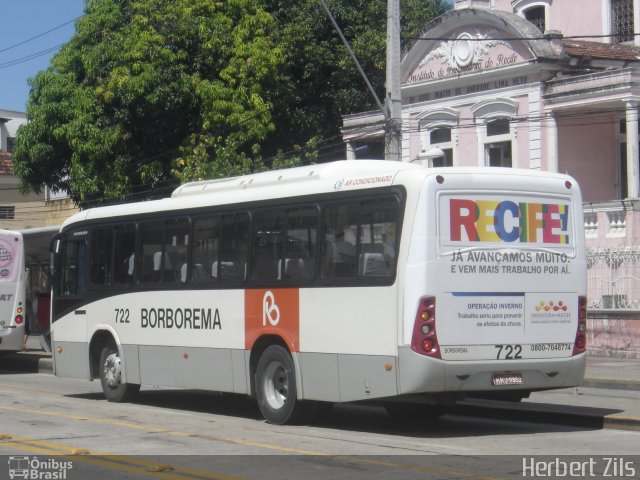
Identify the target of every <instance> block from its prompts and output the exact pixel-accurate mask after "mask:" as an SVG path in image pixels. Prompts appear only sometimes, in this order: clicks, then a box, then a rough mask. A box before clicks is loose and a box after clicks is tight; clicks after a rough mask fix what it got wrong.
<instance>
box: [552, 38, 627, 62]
mask: <svg viewBox="0 0 640 480" xmlns="http://www.w3.org/2000/svg"><path fill="white" fill-rule="evenodd" d="M562 43H563V45H564V50H565V52H566V53H567V55H570V56H572V57H590V58H600V59H607V60H623V61H627V62H638V61H640V47H636V46H634V45H624V44H620V43H618V44H612V43H600V42H589V41H586V40H572V39H566V40H563V42H562Z"/></svg>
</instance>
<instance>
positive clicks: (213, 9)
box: [14, 0, 446, 201]
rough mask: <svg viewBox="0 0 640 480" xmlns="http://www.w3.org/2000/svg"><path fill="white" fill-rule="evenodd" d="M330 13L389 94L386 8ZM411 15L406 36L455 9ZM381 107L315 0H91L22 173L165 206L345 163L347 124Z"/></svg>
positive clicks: (353, 4) (81, 195) (411, 2)
mask: <svg viewBox="0 0 640 480" xmlns="http://www.w3.org/2000/svg"><path fill="white" fill-rule="evenodd" d="M329 4H330V7H331V9H332V11H333V13H334V15H335V17H336V19H337V21H338V23H339V24H340V25H341V26H342V28H343V30H344V33H345V36H346V37H347V38H348V39H349V41H350V42H351V44H352V47H353V48H354V51H355V52H356V55H357V56H358V57H359V59H360V62H361V63H362V65H363V67H364V69H365V71H366V72H367V74H368V75H369V76H370V79H371V81H372V83H373V84H374V85H375V87H376V89H377V90H378V91H379V95H380V96H383V93H384V60H385V41H386V36H385V22H386V1H382V0H368V1H367V0H334V1H332V2H329ZM401 5H402V12H403V33H404V34H405V35H408V36H411V35H415V34H416V33H417V32H418V31H419V30H420V29H422V28H423V27H424V26H425V25H426V23H427V22H428V21H429V20H430V19H432V18H434V17H435V16H437V15H438V14H440V13H442V12H443V11H444V10H445V9H446V2H445V1H444V0H430V1H425V0H422V1H418V0H403V1H402V2H401ZM374 105H375V104H374V102H373V99H372V98H371V96H370V94H369V92H368V91H367V89H366V88H365V85H364V82H363V80H362V79H361V78H360V76H359V74H358V72H357V71H356V69H355V66H354V65H353V63H352V61H351V59H350V57H349V56H348V53H347V51H346V49H345V48H344V46H343V45H342V44H341V42H340V40H339V39H338V37H337V35H336V34H335V32H334V31H333V28H332V26H331V24H330V23H329V20H328V19H327V17H326V14H325V12H324V10H323V9H322V8H321V6H320V5H319V3H318V2H317V0H300V1H298V2H288V1H285V0H224V1H222V0H220V1H216V0H87V4H86V8H85V15H84V16H83V17H81V18H80V19H79V20H78V22H77V24H76V33H75V35H74V37H73V38H72V40H71V41H70V42H69V43H68V44H66V45H65V46H64V47H63V48H62V49H61V50H60V51H59V52H58V54H56V55H55V56H54V58H53V59H52V62H51V64H50V67H49V68H48V70H46V71H43V72H40V73H39V74H37V75H36V76H35V77H34V78H33V79H31V93H30V96H29V100H28V103H27V119H28V123H27V124H26V125H24V126H23V127H21V128H20V130H19V132H18V135H17V138H16V144H15V150H14V164H15V170H16V174H17V175H18V176H19V177H20V178H21V182H22V187H23V189H24V190H34V191H39V190H40V189H41V188H42V186H43V185H44V184H48V185H50V186H52V187H53V188H57V189H65V190H67V191H69V192H70V193H71V196H72V198H74V199H76V200H79V201H88V200H92V199H97V198H116V199H125V198H136V197H154V196H156V197H157V196H163V195H166V192H167V191H168V190H169V189H171V188H173V186H174V185H175V184H176V183H177V181H184V180H192V179H199V178H215V177H220V176H226V175H233V174H240V173H245V172H248V171H258V170H262V169H265V168H271V167H274V166H276V167H277V166H284V165H293V164H298V163H301V162H309V161H313V160H315V159H317V158H319V159H320V160H324V159H328V158H333V157H336V156H337V155H339V154H341V153H342V151H343V146H342V143H341V141H340V138H339V127H340V125H341V118H340V117H341V115H344V114H346V113H351V112H356V111H363V110H367V109H371V108H372V107H373V106H374Z"/></svg>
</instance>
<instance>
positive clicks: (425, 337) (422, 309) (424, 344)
mask: <svg viewBox="0 0 640 480" xmlns="http://www.w3.org/2000/svg"><path fill="white" fill-rule="evenodd" d="M411 350H413V351H414V352H416V353H419V354H421V355H427V356H429V357H433V358H441V357H440V347H439V345H438V336H437V335H436V297H422V298H421V299H420V302H419V303H418V311H417V312H416V318H415V320H414V323H413V336H412V337H411Z"/></svg>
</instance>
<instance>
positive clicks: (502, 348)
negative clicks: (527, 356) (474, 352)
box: [496, 345, 522, 360]
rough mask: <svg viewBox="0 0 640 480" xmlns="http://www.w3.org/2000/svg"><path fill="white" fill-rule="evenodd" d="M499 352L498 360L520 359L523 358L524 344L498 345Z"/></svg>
mask: <svg viewBox="0 0 640 480" xmlns="http://www.w3.org/2000/svg"><path fill="white" fill-rule="evenodd" d="M496 348H497V349H498V354H497V355H496V360H520V359H522V345H496Z"/></svg>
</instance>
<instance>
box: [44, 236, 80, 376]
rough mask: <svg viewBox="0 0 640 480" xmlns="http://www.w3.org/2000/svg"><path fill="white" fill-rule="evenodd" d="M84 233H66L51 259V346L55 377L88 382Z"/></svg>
mask: <svg viewBox="0 0 640 480" xmlns="http://www.w3.org/2000/svg"><path fill="white" fill-rule="evenodd" d="M86 237H87V232H86V231H79V232H73V231H72V232H67V233H66V234H65V235H64V236H62V238H61V241H59V242H58V245H57V250H56V251H55V256H54V281H53V304H52V306H51V311H52V325H51V342H52V347H53V348H52V351H53V357H54V364H55V373H56V375H60V376H65V377H76V378H89V362H88V343H87V310H86V300H87V299H86V284H87V238H86Z"/></svg>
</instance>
